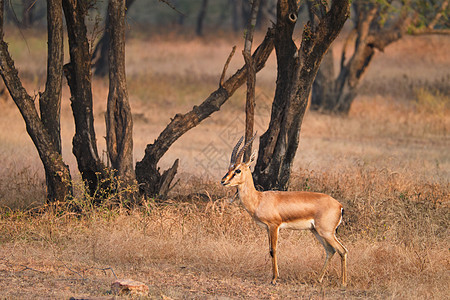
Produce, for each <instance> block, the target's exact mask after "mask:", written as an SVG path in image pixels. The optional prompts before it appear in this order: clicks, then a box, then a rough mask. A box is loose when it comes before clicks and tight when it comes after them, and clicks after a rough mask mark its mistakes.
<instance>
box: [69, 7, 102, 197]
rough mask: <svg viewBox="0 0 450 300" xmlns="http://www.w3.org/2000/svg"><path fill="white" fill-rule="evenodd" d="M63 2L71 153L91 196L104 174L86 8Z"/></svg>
mask: <svg viewBox="0 0 450 300" xmlns="http://www.w3.org/2000/svg"><path fill="white" fill-rule="evenodd" d="M62 3H63V9H64V15H65V19H66V24H67V33H68V38H69V53H70V62H69V63H68V64H66V65H65V66H64V74H65V75H66V78H67V83H68V85H69V88H70V93H71V97H70V100H71V102H72V111H73V116H74V119H75V136H74V138H73V154H74V155H75V157H76V159H77V163H78V169H79V170H80V172H81V176H82V178H83V180H84V181H85V182H86V183H87V185H88V188H89V192H90V194H91V195H94V194H95V191H97V189H98V187H99V180H101V179H102V178H105V177H106V175H105V167H104V166H103V164H102V162H101V161H100V159H99V156H98V151H97V140H96V138H95V131H94V114H93V109H92V86H91V79H92V73H91V56H90V54H89V43H88V40H87V36H86V32H87V30H86V25H85V23H84V18H85V16H86V13H87V9H88V7H87V3H86V2H85V1H77V0H63V1H62Z"/></svg>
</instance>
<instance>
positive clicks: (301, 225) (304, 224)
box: [280, 219, 314, 230]
mask: <svg viewBox="0 0 450 300" xmlns="http://www.w3.org/2000/svg"><path fill="white" fill-rule="evenodd" d="M280 228H287V229H296V230H305V229H312V228H314V220H313V219H310V220H296V221H291V222H285V223H281V225H280Z"/></svg>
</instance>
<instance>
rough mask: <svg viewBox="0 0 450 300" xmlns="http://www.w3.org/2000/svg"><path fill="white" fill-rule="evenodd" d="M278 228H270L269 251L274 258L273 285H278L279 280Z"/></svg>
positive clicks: (268, 228) (268, 229)
mask: <svg viewBox="0 0 450 300" xmlns="http://www.w3.org/2000/svg"><path fill="white" fill-rule="evenodd" d="M278 230H279V227H278V226H268V227H267V231H268V233H269V249H270V256H271V257H272V274H273V275H272V284H273V285H276V284H277V279H278V264H277V242H278Z"/></svg>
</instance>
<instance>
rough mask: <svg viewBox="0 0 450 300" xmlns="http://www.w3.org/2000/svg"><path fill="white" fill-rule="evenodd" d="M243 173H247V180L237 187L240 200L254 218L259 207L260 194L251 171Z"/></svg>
mask: <svg viewBox="0 0 450 300" xmlns="http://www.w3.org/2000/svg"><path fill="white" fill-rule="evenodd" d="M243 172H245V180H244V181H243V182H242V183H241V184H239V185H238V186H237V188H238V194H239V199H240V200H241V202H242V204H243V205H244V207H245V209H246V210H247V211H248V213H249V214H250V215H251V216H253V215H254V213H255V210H256V208H257V207H258V205H259V192H258V191H257V190H256V189H255V185H254V183H253V177H252V173H251V171H250V169H247V170H245V171H243Z"/></svg>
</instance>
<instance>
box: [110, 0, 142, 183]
mask: <svg viewBox="0 0 450 300" xmlns="http://www.w3.org/2000/svg"><path fill="white" fill-rule="evenodd" d="M108 19H109V21H110V26H109V27H108V28H107V30H108V34H109V36H110V37H111V39H110V45H109V49H110V50H109V65H110V68H109V94H108V105H107V110H106V116H105V118H106V144H107V148H108V154H109V159H110V160H111V165H112V168H113V169H115V170H117V172H118V175H119V176H120V178H121V179H122V180H124V181H125V182H126V183H132V182H133V180H134V178H135V175H134V170H133V132H132V130H133V121H132V117H131V108H130V104H129V102H128V92H127V83H126V75H125V2H123V1H122V0H110V1H109V5H108Z"/></svg>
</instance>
